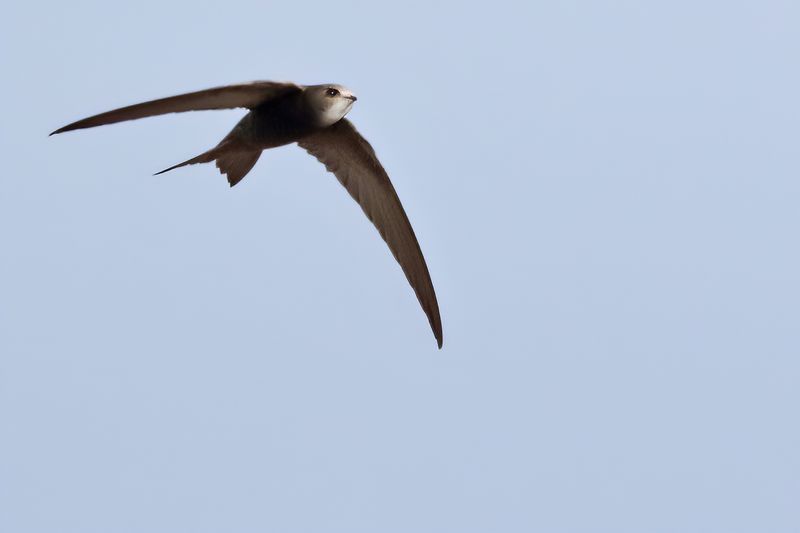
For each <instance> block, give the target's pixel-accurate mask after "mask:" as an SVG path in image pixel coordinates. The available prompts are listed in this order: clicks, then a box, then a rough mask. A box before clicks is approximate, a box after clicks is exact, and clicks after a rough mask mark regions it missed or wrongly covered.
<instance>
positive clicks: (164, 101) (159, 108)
mask: <svg viewBox="0 0 800 533" xmlns="http://www.w3.org/2000/svg"><path fill="white" fill-rule="evenodd" d="M300 90H302V88H301V87H300V86H298V85H295V84H294V83H288V82H274V81H254V82H252V83H241V84H238V85H226V86H224V87H214V88H213V89H205V90H203V91H197V92H193V93H186V94H180V95H178V96H170V97H168V98H160V99H158V100H151V101H149V102H143V103H141V104H134V105H129V106H127V107H121V108H119V109H114V110H113V111H107V112H105V113H100V114H99V115H94V116H91V117H89V118H85V119H83V120H79V121H77V122H73V123H72V124H68V125H66V126H64V127H63V128H59V129H57V130H56V131H54V132H53V133H51V134H50V135H53V134H55V133H62V132H65V131H71V130H77V129H81V128H93V127H95V126H103V125H105V124H114V123H115V122H123V121H125V120H135V119H137V118H145V117H152V116H155V115H164V114H167V113H181V112H183V111H205V110H211V109H233V108H236V107H245V108H249V109H252V108H254V107H256V106H258V105H261V104H263V103H264V102H267V101H269V100H272V99H274V98H278V97H280V96H283V95H286V94H288V93H291V92H294V91H300Z"/></svg>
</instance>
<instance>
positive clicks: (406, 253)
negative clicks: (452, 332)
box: [298, 119, 442, 348]
mask: <svg viewBox="0 0 800 533" xmlns="http://www.w3.org/2000/svg"><path fill="white" fill-rule="evenodd" d="M298 144H299V145H300V146H301V147H302V148H304V149H305V150H306V151H308V153H310V154H311V155H313V156H314V157H316V158H317V159H318V160H319V161H320V162H321V163H322V164H324V165H325V168H327V169H328V171H330V172H333V174H334V175H335V176H336V177H337V178H338V180H339V181H340V182H341V184H342V185H344V187H345V188H346V189H347V192H349V193H350V196H352V197H353V199H354V200H355V201H356V202H358V203H359V204H360V205H361V208H362V209H363V210H364V213H365V214H366V215H367V218H369V219H370V220H371V221H372V223H373V224H374V225H375V227H376V228H377V229H378V231H379V232H380V234H381V237H383V240H384V241H386V244H388V245H389V249H390V250H391V251H392V254H394V257H395V259H397V262H398V263H400V267H401V268H402V269H403V272H404V273H405V275H406V277H407V278H408V281H409V283H410V284H411V287H412V288H413V289H414V292H415V293H416V294H417V299H419V303H420V305H422V309H423V310H424V311H425V314H426V315H427V316H428V321H429V322H430V324H431V328H432V329H433V334H434V336H435V337H436V342H437V343H438V345H439V348H441V347H442V320H441V318H440V317H439V304H438V302H437V301H436V293H435V292H434V290H433V283H432V282H431V276H430V274H429V273H428V266H427V265H426V264H425V258H424V257H423V256H422V250H421V249H420V247H419V243H418V242H417V238H416V236H415V235H414V230H413V229H412V228H411V223H410V222H409V221H408V217H407V216H406V213H405V211H404V210H403V206H402V205H401V204H400V199H399V198H398V197H397V193H396V192H395V190H394V187H393V186H392V182H391V181H389V176H388V175H387V174H386V171H385V170H384V169H383V167H382V166H381V164H380V162H379V161H378V158H377V157H376V156H375V151H374V150H373V149H372V146H370V144H369V143H368V142H367V140H366V139H364V138H363V137H362V136H361V135H359V133H358V132H357V131H356V129H355V127H354V126H353V124H351V123H350V121H348V120H346V119H342V120H340V121H339V122H337V123H336V124H334V125H333V126H330V127H328V128H325V129H324V130H321V131H319V132H317V133H314V134H312V135H310V136H308V137H305V138H303V139H302V140H300V141H299V142H298Z"/></svg>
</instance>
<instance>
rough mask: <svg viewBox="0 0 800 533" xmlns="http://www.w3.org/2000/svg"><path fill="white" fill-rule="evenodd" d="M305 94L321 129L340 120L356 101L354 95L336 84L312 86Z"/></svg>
mask: <svg viewBox="0 0 800 533" xmlns="http://www.w3.org/2000/svg"><path fill="white" fill-rule="evenodd" d="M305 92H306V98H307V99H308V102H309V104H310V105H311V107H312V109H313V110H314V112H315V113H316V114H317V117H318V120H319V123H320V125H321V126H323V127H327V126H331V125H332V124H336V123H337V122H339V121H340V120H342V119H343V118H344V116H345V115H346V114H347V112H348V111H350V108H351V107H353V102H355V101H356V95H354V94H353V92H352V91H351V90H350V89H348V88H347V87H342V86H341V85H336V84H325V85H312V86H310V87H307V88H306V91H305Z"/></svg>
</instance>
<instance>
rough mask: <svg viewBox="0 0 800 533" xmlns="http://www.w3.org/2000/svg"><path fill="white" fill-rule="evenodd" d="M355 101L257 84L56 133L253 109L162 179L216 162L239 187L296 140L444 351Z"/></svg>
mask: <svg viewBox="0 0 800 533" xmlns="http://www.w3.org/2000/svg"><path fill="white" fill-rule="evenodd" d="M355 100H356V98H355V96H353V95H352V93H351V92H350V91H348V90H347V89H345V88H344V87H341V86H339V85H317V86H308V87H305V86H300V85H296V84H293V83H282V82H269V81H262V82H253V83H246V84H239V85H229V86H225V87H217V88H213V89H207V90H204V91H197V92H193V93H187V94H182V95H178V96H172V97H168V98H162V99H159V100H152V101H149V102H144V103H141V104H135V105H132V106H127V107H123V108H120V109H115V110H113V111H108V112H106V113H101V114H99V115H94V116H91V117H89V118H86V119H83V120H79V121H77V122H73V123H72V124H69V125H67V126H64V127H62V128H59V129H58V130H56V131H54V132H53V133H51V135H53V134H55V133H62V132H66V131H71V130H76V129H82V128H92V127H95V126H102V125H106V124H113V123H116V122H123V121H127V120H135V119H139V118H145V117H150V116H155V115H163V114H167V113H178V112H184V111H199V110H213V109H231V108H238V107H241V108H246V109H249V110H250V111H249V112H248V113H247V115H245V117H243V118H242V120H241V121H239V123H238V124H237V125H236V127H234V128H233V130H231V132H230V133H229V134H228V135H227V136H226V137H225V138H224V139H223V140H222V141H220V143H219V144H218V145H217V146H215V147H214V148H212V149H210V150H208V151H206V152H204V153H202V154H200V155H198V156H196V157H193V158H191V159H188V160H186V161H183V162H181V163H178V164H177V165H173V166H172V167H169V168H167V169H164V170H162V171H161V172H158V173H157V174H162V173H164V172H168V171H170V170H173V169H176V168H179V167H182V166H186V165H193V164H198V163H210V162H212V161H214V162H215V163H216V166H217V168H218V169H219V170H220V172H221V173H223V174H225V175H226V177H227V179H228V183H229V184H230V186H231V187H233V186H234V185H236V184H237V183H239V181H241V180H242V178H244V177H245V176H246V175H247V173H248V172H250V170H251V169H252V168H253V167H254V166H255V164H256V162H257V161H258V158H259V157H260V155H261V152H262V151H263V150H265V149H268V148H274V147H276V146H282V145H285V144H290V143H293V142H297V144H298V145H299V146H300V147H301V148H303V149H305V150H306V151H307V152H308V153H309V154H311V155H313V156H314V157H316V158H317V159H318V160H319V161H320V162H321V163H322V164H324V165H325V167H326V168H327V170H328V171H330V172H332V173H333V174H334V175H335V176H336V177H337V179H338V180H339V182H340V183H341V184H342V185H343V186H344V187H345V188H346V189H347V191H348V192H349V193H350V195H351V196H352V197H353V199H354V200H355V201H356V202H358V203H359V205H361V208H362V209H363V211H364V214H366V215H367V218H369V219H370V221H372V223H373V224H374V225H375V227H376V228H377V229H378V231H379V232H380V234H381V237H383V239H384V241H386V244H387V245H388V246H389V249H390V250H391V252H392V254H393V255H394V257H395V259H397V262H398V263H400V267H401V268H402V269H403V272H404V273H405V275H406V277H407V278H408V281H409V283H410V284H411V287H412V288H413V289H414V292H415V293H416V295H417V299H418V300H419V302H420V305H421V306H422V309H423V310H424V311H425V314H426V315H427V317H428V321H429V322H430V325H431V329H432V330H433V334H434V336H435V337H436V341H437V344H438V346H439V348H441V347H442V341H443V338H442V323H441V318H440V316H439V305H438V303H437V301H436V293H435V292H434V289H433V283H432V282H431V278H430V274H429V273H428V267H427V265H426V264H425V258H424V257H423V255H422V250H421V249H420V247H419V243H418V242H417V238H416V236H415V235H414V230H413V229H412V227H411V223H410V222H409V220H408V217H407V216H406V213H405V211H404V210H403V206H402V204H401V203H400V199H399V198H398V196H397V193H396V192H395V190H394V187H393V186H392V183H391V181H390V180H389V176H388V175H387V174H386V171H385V170H384V169H383V166H382V165H381V164H380V162H379V161H378V158H377V156H376V155H375V152H374V150H373V149H372V147H371V146H370V144H369V143H368V142H367V140H366V139H364V138H363V137H362V136H361V135H360V134H359V133H358V131H356V129H355V127H354V126H353V125H352V123H350V121H348V120H347V119H345V118H343V117H344V115H345V114H346V113H347V112H348V111H349V110H350V107H351V106H352V104H353V102H354V101H355Z"/></svg>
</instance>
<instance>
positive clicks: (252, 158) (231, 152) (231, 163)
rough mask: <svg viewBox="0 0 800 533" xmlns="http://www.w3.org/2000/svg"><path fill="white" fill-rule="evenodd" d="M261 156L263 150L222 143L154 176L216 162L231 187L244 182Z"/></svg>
mask: <svg viewBox="0 0 800 533" xmlns="http://www.w3.org/2000/svg"><path fill="white" fill-rule="evenodd" d="M260 155H261V150H253V149H247V148H243V147H241V146H236V145H235V144H234V143H230V142H226V141H222V142H221V143H220V144H219V145H217V146H215V147H214V148H212V149H211V150H209V151H207V152H203V153H202V154H200V155H198V156H196V157H193V158H191V159H187V160H186V161H184V162H183V163H178V164H177V165H173V166H171V167H169V168H165V169H164V170H162V171H161V172H156V173H155V174H153V175H154V176H158V175H159V174H163V173H164V172H169V171H170V170H175V169H176V168H180V167H185V166H186V165H196V164H198V163H210V162H212V161H214V160H216V161H217V168H218V169H219V171H220V173H221V174H225V175H226V176H227V178H228V183H230V185H231V187H233V186H234V185H236V184H237V183H239V182H240V181H242V178H244V177H245V176H246V175H247V173H248V172H250V170H251V169H252V168H253V166H255V164H256V161H258V158H259V156H260Z"/></svg>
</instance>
